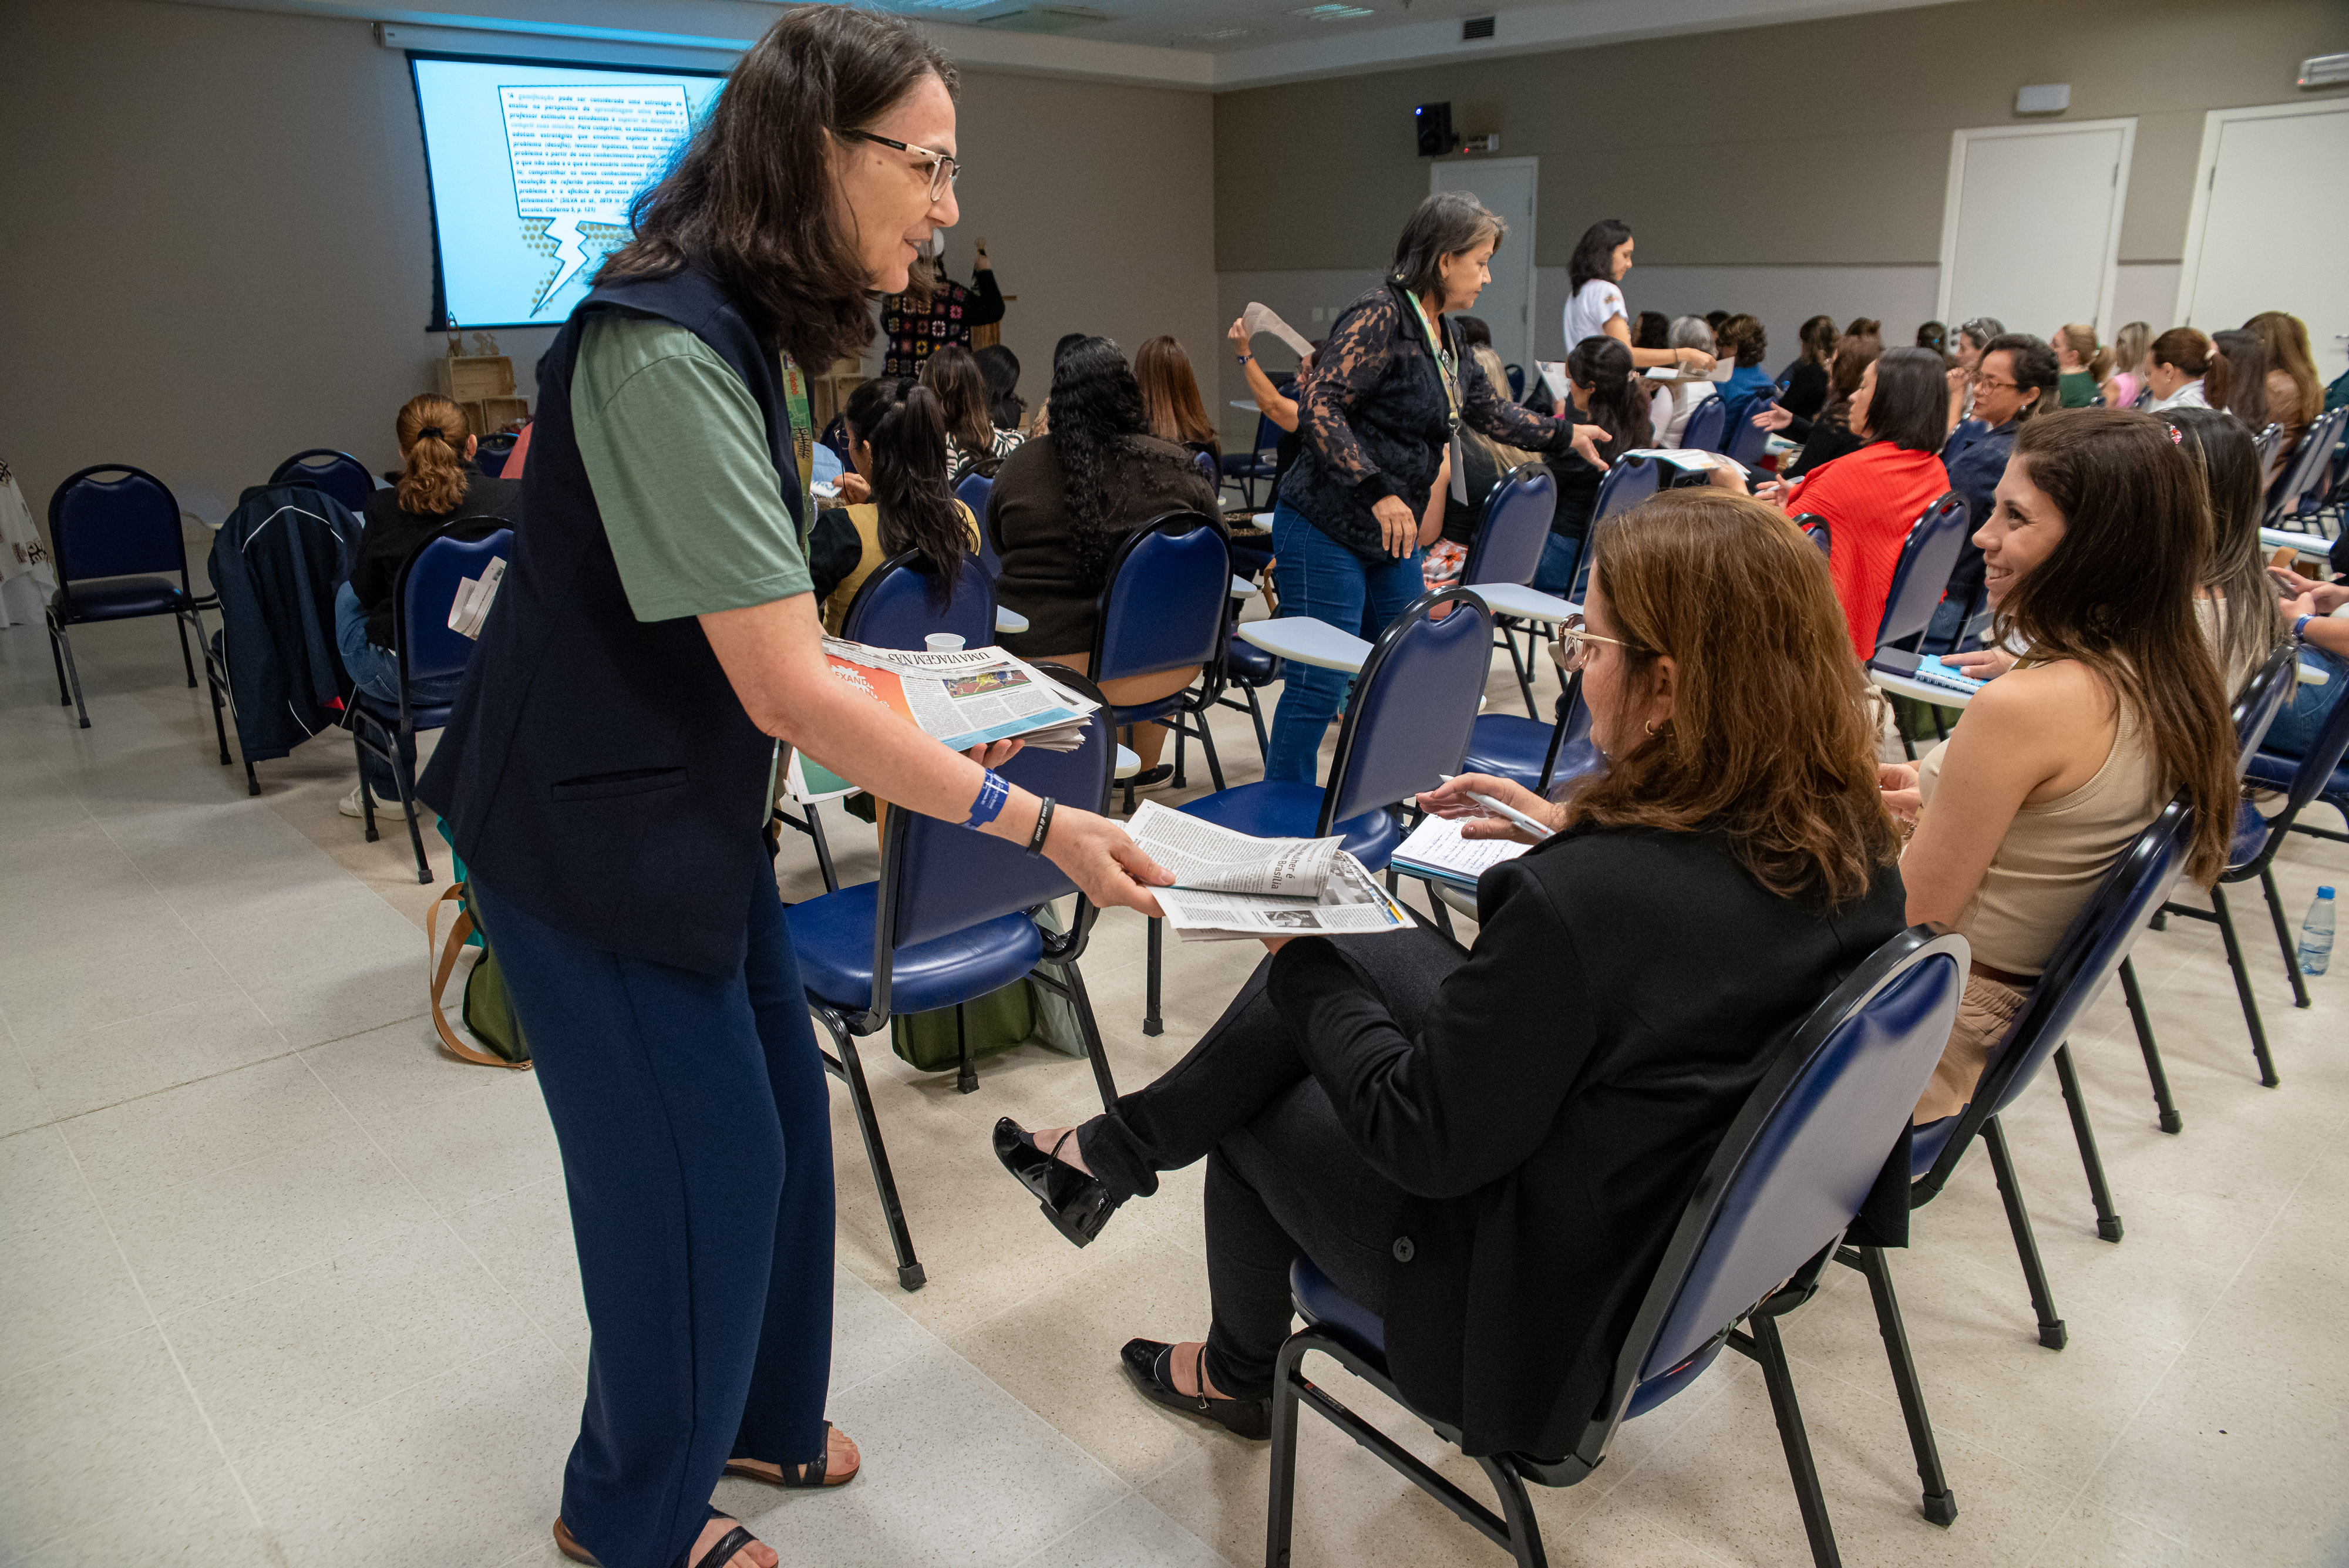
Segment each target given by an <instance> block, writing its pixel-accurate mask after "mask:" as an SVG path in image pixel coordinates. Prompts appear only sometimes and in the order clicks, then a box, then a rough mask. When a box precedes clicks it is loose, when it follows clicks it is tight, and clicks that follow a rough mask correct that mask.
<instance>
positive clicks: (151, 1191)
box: [57, 1052, 407, 1317]
mask: <svg viewBox="0 0 2349 1568" xmlns="http://www.w3.org/2000/svg"><path fill="white" fill-rule="evenodd" d="M288 1054H289V1055H298V1054H299V1053H298V1052H289V1053H288ZM284 1060H285V1057H284V1056H270V1057H266V1058H264V1061H263V1062H254V1063H251V1064H249V1065H252V1066H255V1067H258V1066H262V1065H264V1064H265V1063H266V1062H282V1061H284ZM237 1070H240V1069H232V1071H237ZM214 1076H215V1077H224V1076H226V1075H225V1074H215V1075H214ZM313 1076H316V1075H315V1074H313ZM209 1081H210V1080H208V1079H203V1078H193V1079H190V1080H189V1082H190V1083H206V1082H209ZM187 1086H188V1085H186V1084H175V1085H172V1087H173V1088H186V1087H187ZM156 1093H157V1094H169V1093H171V1090H170V1089H159V1090H157V1091H156ZM139 1097H140V1099H151V1098H153V1096H147V1095H142V1096H139ZM133 1103H135V1102H133V1101H130V1100H124V1101H122V1102H121V1104H123V1105H126V1106H127V1105H131V1104H133ZM114 1108H115V1107H114V1106H100V1107H99V1108H98V1110H96V1111H84V1112H82V1113H81V1115H82V1116H98V1115H99V1114H100V1113H101V1112H103V1111H109V1110H112V1109H114ZM335 1108H336V1110H339V1111H341V1112H342V1113H343V1115H345V1116H350V1107H349V1106H345V1105H343V1104H342V1103H341V1102H340V1101H339V1100H338V1101H336V1106H335ZM67 1119H69V1120H78V1119H80V1118H79V1117H78V1116H77V1117H70V1118H67ZM352 1119H353V1121H354V1123H356V1121H357V1118H356V1117H353V1118H352ZM57 1129H58V1131H59V1132H60V1133H62V1132H63V1131H64V1130H65V1122H64V1121H60V1122H58V1123H57ZM350 1130H351V1129H349V1128H340V1127H338V1128H336V1129H335V1130H334V1131H331V1132H324V1133H320V1134H319V1135H318V1136H317V1137H305V1138H304V1139H302V1140H301V1141H300V1142H298V1143H289V1144H281V1145H279V1146H278V1147H274V1148H270V1149H264V1151H262V1152H261V1153H259V1154H256V1155H253V1156H251V1157H249V1158H244V1159H240V1160H236V1161H234V1162H233V1163H231V1164H228V1165H218V1166H214V1167H212V1168H211V1169H210V1170H205V1171H202V1172H199V1173H198V1174H196V1175H194V1176H191V1177H189V1178H187V1179H185V1180H183V1181H172V1182H167V1183H165V1184H164V1185H163V1186H161V1187H150V1188H145V1189H141V1190H140V1191H137V1192H131V1193H127V1194H124V1195H123V1196H122V1197H120V1198H119V1199H115V1200H114V1201H115V1202H116V1203H117V1204H118V1205H119V1207H122V1208H125V1209H128V1208H129V1207H131V1206H132V1205H135V1204H140V1203H148V1202H152V1201H153V1200H154V1199H158V1198H161V1197H164V1196H166V1195H167V1194H170V1193H173V1192H178V1191H181V1190H182V1189H186V1188H190V1187H194V1186H196V1185H198V1184H199V1183H201V1182H206V1181H216V1180H218V1179H221V1178H222V1177H224V1176H230V1175H233V1174H234V1173H236V1172H237V1171H240V1170H244V1169H247V1168H251V1167H253V1166H256V1165H259V1164H260V1163H261V1162H262V1161H264V1160H265V1159H277V1158H282V1157H284V1156H285V1155H289V1154H297V1153H299V1152H301V1151H302V1150H304V1149H310V1148H316V1147H318V1146H319V1145H320V1144H326V1143H336V1142H347V1141H348V1136H349V1132H350ZM357 1130H358V1131H360V1132H362V1133H364V1132H365V1131H366V1130H367V1129H366V1128H365V1127H359V1128H358V1129H357ZM71 1142H72V1139H70V1138H68V1139H67V1143H68V1144H70V1143H71ZM378 1152H380V1151H378ZM393 1168H394V1169H398V1166H397V1165H395V1166H394V1167H393ZM400 1174H401V1175H402V1176H403V1177H404V1176H406V1175H407V1172H405V1171H401V1172H400ZM91 1190H92V1192H93V1193H95V1191H96V1188H95V1187H94V1186H93V1188H92V1189H91ZM98 1206H99V1208H101V1209H104V1208H106V1206H107V1200H106V1199H98ZM111 1219H112V1215H111V1214H110V1213H109V1221H110V1220H111ZM348 1250H349V1249H345V1251H348ZM334 1256H336V1257H340V1256H342V1253H341V1252H336V1253H335V1254H334ZM321 1261H322V1262H323V1261H324V1260H321ZM302 1266H303V1268H308V1267H309V1266H310V1265H309V1264H307V1263H305V1264H304V1265H302ZM290 1272H300V1271H299V1270H294V1271H290ZM272 1277H273V1278H276V1279H283V1278H285V1275H283V1274H278V1275H274V1276H272ZM231 1294H233V1295H243V1294H244V1292H243V1291H241V1290H240V1291H235V1292H232V1293H231ZM212 1299H213V1300H222V1299H225V1298H222V1297H214V1298H212ZM172 1315H173V1316H175V1317H176V1316H178V1315H179V1314H177V1313H174V1314H172Z"/></svg>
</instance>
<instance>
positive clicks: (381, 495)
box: [335, 392, 522, 816]
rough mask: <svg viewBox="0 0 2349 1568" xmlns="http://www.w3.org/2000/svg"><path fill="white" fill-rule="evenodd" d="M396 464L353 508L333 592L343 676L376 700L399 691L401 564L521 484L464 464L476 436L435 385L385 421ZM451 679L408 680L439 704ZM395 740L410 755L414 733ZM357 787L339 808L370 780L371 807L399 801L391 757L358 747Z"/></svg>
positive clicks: (345, 809) (516, 500)
mask: <svg viewBox="0 0 2349 1568" xmlns="http://www.w3.org/2000/svg"><path fill="white" fill-rule="evenodd" d="M393 432H394V434H395V435H396V436H397V438H398V441H399V457H400V462H401V465H402V469H401V472H400V476H399V483H398V484H396V485H394V486H392V487H391V488H390V489H388V490H376V491H370V492H369V493H368V494H367V504H366V505H365V507H364V508H363V509H362V515H361V522H362V524H363V531H362V532H361V533H360V535H359V553H358V559H357V561H356V562H355V563H353V565H352V566H351V575H350V579H349V581H347V582H346V583H344V584H343V586H342V587H341V588H340V589H338V590H337V591H336V594H335V646H336V649H338V650H339V651H340V652H341V654H342V656H343V669H344V670H345V672H346V673H347V674H348V675H349V676H350V678H351V683H352V684H353V685H355V686H357V688H358V689H359V690H360V691H364V692H366V693H367V695H368V696H370V697H373V698H375V699H376V700H377V701H382V702H390V703H397V702H398V701H399V660H398V656H397V655H396V654H395V653H394V651H393V639H394V638H395V636H396V635H397V633H396V630H395V623H396V618H397V617H398V604H397V603H396V602H395V601H394V599H393V590H394V588H395V587H397V586H398V581H399V567H400V564H401V563H402V562H404V561H406V560H407V559H408V557H409V556H410V555H411V554H413V553H414V552H415V550H416V548H417V546H418V545H421V544H423V543H424V542H425V540H427V539H429V538H430V537H431V536H432V535H433V533H434V532H435V531H436V530H438V529H439V528H440V527H441V526H442V525H443V524H449V523H452V522H454V521H456V520H457V519H459V518H460V517H502V518H504V519H506V520H507V521H508V522H512V521H515V520H517V519H518V518H519V517H520V516H521V514H522V485H521V483H520V482H518V481H516V480H512V479H492V478H491V477H490V476H489V475H487V474H485V473H483V472H481V470H480V469H479V468H477V467H475V466H474V465H473V454H474V452H476V451H477V450H478V449H479V448H480V446H481V441H480V438H478V437H476V436H474V435H473V434H471V432H470V431H469V430H468V429H467V426H466V422H465V410H463V409H461V408H459V407H458V406H457V405H456V404H455V403H453V402H450V400H448V399H446V398H444V397H440V395H438V394H437V393H431V392H427V393H426V394H424V395H423V396H422V397H417V398H410V399H409V400H408V401H407V403H406V404H404V405H403V406H402V407H401V409H400V410H399V417H398V420H396V421H394V423H393ZM457 684H458V683H457V682H456V681H453V680H450V681H446V682H435V681H419V682H418V683H417V685H416V687H415V688H413V689H411V695H412V696H413V698H414V699H415V701H418V702H419V703H421V704H423V705H425V706H428V707H431V706H438V705H439V704H440V703H443V702H447V701H451V700H452V699H453V698H455V696H456V694H457V692H456V688H457ZM400 744H401V746H402V747H403V749H405V750H406V751H407V752H408V753H409V757H408V764H409V767H410V768H411V769H413V768H414V767H415V765H416V758H415V755H414V751H415V742H414V741H413V740H411V739H409V737H407V736H402V737H401V738H400ZM359 775H360V782H359V786H358V789H355V790H353V791H351V793H350V794H348V795H347V796H345V797H344V799H343V802H342V813H343V815H345V816H364V815H366V814H367V811H366V805H365V803H364V802H362V801H361V800H360V799H359V790H364V789H373V790H374V791H375V802H376V805H377V806H378V808H379V809H384V810H389V811H393V812H397V811H398V810H399V809H400V805H399V784H398V781H397V780H396V779H394V778H393V776H392V772H391V764H390V763H387V762H385V761H384V760H383V759H382V758H380V757H378V756H375V755H372V754H371V753H367V752H365V751H361V752H360V753H359Z"/></svg>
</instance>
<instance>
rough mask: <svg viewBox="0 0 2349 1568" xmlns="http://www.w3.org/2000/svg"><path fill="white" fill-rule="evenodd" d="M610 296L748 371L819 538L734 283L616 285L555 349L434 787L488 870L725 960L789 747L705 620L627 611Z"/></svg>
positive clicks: (621, 928)
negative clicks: (590, 464) (599, 484)
mask: <svg viewBox="0 0 2349 1568" xmlns="http://www.w3.org/2000/svg"><path fill="white" fill-rule="evenodd" d="M603 310H621V311H626V312H632V313H635V314H638V315H644V316H653V317H660V318H662V319H664V320H667V321H672V322H675V323H676V324H677V325H678V326H679V327H684V328H685V329H686V330H687V331H688V332H691V333H692V334H693V335H694V336H695V337H699V338H700V339H701V340H702V341H703V342H705V343H707V344H709V347H710V348H713V349H715V350H716V351H717V353H718V354H719V357H720V358H723V359H724V360H725V361H726V362H727V363H728V364H729V365H730V366H731V367H732V368H733V369H734V371H735V373H736V374H738V375H740V377H741V378H742V380H743V384H744V385H745V386H747V387H748V388H749V389H750V396H751V398H752V399H753V400H755V401H756V402H757V403H758V405H759V410H760V412H761V414H763V415H764V416H765V419H766V425H767V443H768V448H769V451H770V452H771V455H772V456H773V458H774V462H775V472H776V474H777V478H778V483H780V484H781V491H782V496H783V501H784V504H785V505H787V506H788V507H789V508H790V509H791V513H792V518H793V519H794V521H795V522H797V524H799V526H800V529H801V531H802V535H804V533H805V530H806V525H807V520H806V519H805V518H803V517H802V516H801V515H800V509H801V496H800V488H799V479H798V471H797V468H796V465H795V464H794V463H793V462H792V450H791V422H790V419H789V416H788V414H787V412H786V410H785V408H784V403H783V397H782V389H781V375H780V372H779V369H778V366H777V361H776V356H775V354H774V353H773V352H772V351H771V350H769V349H767V348H762V347H761V344H760V343H759V341H758V339H757V337H755V336H754V335H753V334H752V332H751V331H750V327H749V325H748V324H747V323H746V322H745V321H744V320H743V318H742V317H741V315H740V312H738V311H737V310H736V309H735V308H734V306H733V305H732V304H731V303H730V301H729V300H728V299H727V298H726V296H725V295H724V294H723V293H722V292H721V291H720V289H719V286H718V285H717V284H716V283H715V282H714V281H713V280H711V279H710V278H709V277H708V276H707V275H703V274H701V273H698V272H694V271H690V270H688V271H686V272H681V273H678V274H676V275H672V276H669V277H663V278H630V279H626V280H625V281H622V282H617V283H608V284H604V285H602V286H598V287H597V288H596V289H595V292H594V293H592V294H590V295H589V296H587V297H586V298H585V300H582V301H581V302H580V304H579V307H578V308H577V309H576V310H574V312H573V313H572V316H571V319H570V320H569V321H568V322H567V323H565V324H564V328H563V331H562V333H561V335H560V336H559V337H556V338H555V340H554V348H551V349H549V350H548V351H547V355H546V358H544V359H543V361H541V366H540V371H539V378H540V379H539V406H538V422H537V423H536V425H535V426H533V435H532V438H531V453H530V465H529V468H528V471H527V472H526V473H525V475H524V477H523V516H522V519H521V522H520V524H519V525H518V526H517V527H516V528H515V530H514V552H513V563H512V566H511V567H510V568H509V569H508V571H507V573H506V576H505V580H504V582H503V584H502V586H501V587H500V588H499V590H498V598H497V604H496V607H495V608H494V610H493V611H492V614H491V616H490V619H489V624H488V626H487V627H486V628H484V630H483V633H482V637H481V648H480V649H479V651H478V652H477V653H476V654H475V655H474V658H473V663H472V668H471V670H470V671H469V672H468V674H467V676H466V679H465V685H464V690H463V691H462V692H461V693H460V695H459V697H458V699H457V703H456V708H455V711H453V712H452V713H451V714H450V719H449V726H448V729H447V731H446V732H444V733H443V735H442V736H441V740H440V750H439V751H437V752H436V753H434V754H433V757H432V763H431V765H430V766H429V767H428V768H427V769H426V770H425V772H424V776H423V778H422V779H420V780H419V781H418V784H417V793H418V794H419V795H421V796H422V797H423V798H424V799H425V800H427V801H429V802H430V803H431V805H433V806H434V808H435V809H437V810H439V811H440V813H441V814H442V815H445V816H446V817H448V818H449V821H450V826H451V827H452V829H453V830H454V832H455V835H456V844H457V853H458V854H459V855H460V856H462V857H464V859H465V860H466V862H467V863H468V865H469V866H470V867H471V872H472V874H474V875H478V876H479V877H481V878H482V880H484V881H486V882H487V883H489V884H490V885H491V886H492V887H493V888H496V889H497V891H498V893H499V894H500V895H501V896H502V897H503V898H509V899H511V900H512V901H513V903H514V904H516V905H517V906H518V907H520V908H522V909H525V910H527V911H529V912H530V913H531V914H532V915H533V916H535V917H536V918H537V919H541V920H543V921H545V922H546V923H547V924H548V925H550V926H553V927H554V929H557V930H559V931H562V932H564V934H565V935H568V936H571V937H574V938H575V939H577V940H580V941H583V942H585V943H587V944H589V945H591V946H594V947H598V948H603V949H606V950H611V951H614V952H621V953H626V954H629V955H631V956H633V957H638V958H646V959H651V960H653V961H657V962H661V963H669V964H676V965H678V966H680V967H682V968H685V969H689V970H696V971H700V972H702V973H704V974H713V975H719V974H725V973H727V972H729V971H731V970H733V969H734V968H735V966H737V965H739V964H740V962H741V961H742V953H743V944H744V941H745V936H744V931H745V919H746V916H745V911H746V910H747V909H749V907H750V892H751V889H752V888H753V887H754V886H755V885H756V881H757V878H759V877H767V876H771V875H772V873H771V869H770V866H769V862H768V858H767V855H766V851H765V847H764V846H763V844H762V843H761V837H760V835H761V832H762V830H763V829H764V827H765V825H766V822H767V818H768V815H769V814H770V813H771V810H772V805H771V803H769V802H767V801H765V800H764V799H763V798H762V797H763V795H764V794H765V791H766V787H767V783H768V777H769V773H768V770H769V766H770V763H771V758H772V755H773V751H774V742H772V741H771V739H770V738H769V737H768V736H766V735H765V734H763V733H761V732H760V730H759V728H758V726H757V725H755V724H753V723H751V722H750V715H749V714H747V713H745V712H744V711H743V710H742V704H741V702H740V700H739V699H737V698H736V697H735V695H734V690H733V688H732V687H731V686H730V685H729V684H728V682H727V680H726V674H725V671H724V670H721V669H720V668H719V663H718V658H717V656H716V655H715V654H713V653H712V652H711V651H710V649H709V639H708V638H706V637H705V636H703V635H702V630H701V626H700V623H699V622H698V621H697V620H694V619H691V618H679V619H676V620H663V621H651V622H644V621H639V620H637V619H636V616H635V613H634V612H633V611H632V610H631V609H630V608H629V606H628V598H627V594H626V591H625V590H624V589H623V587H621V583H620V572H619V567H618V566H617V565H616V563H615V561H614V560H613V556H612V546H611V543H610V541H609V540H608V539H607V538H606V537H605V533H604V523H603V517H602V514H600V513H599V512H598V511H597V510H596V506H595V492H594V490H593V488H592V487H591V486H590V485H589V483H588V480H587V470H586V466H585V462H584V461H583V460H582V459H581V457H580V453H579V443H578V439H577V435H576V432H575V431H574V429H573V427H572V421H571V375H572V370H573V368H574V365H575V364H576V363H577V360H578V357H579V342H580V337H581V335H582V334H583V332H584V331H585V327H586V323H587V320H588V318H589V317H591V316H592V315H593V314H594V313H595V312H597V311H603Z"/></svg>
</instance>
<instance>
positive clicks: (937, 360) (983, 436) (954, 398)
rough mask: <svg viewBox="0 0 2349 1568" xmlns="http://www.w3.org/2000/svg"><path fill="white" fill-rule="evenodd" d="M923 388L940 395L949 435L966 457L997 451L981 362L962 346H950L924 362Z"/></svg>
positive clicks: (941, 407) (993, 422)
mask: <svg viewBox="0 0 2349 1568" xmlns="http://www.w3.org/2000/svg"><path fill="white" fill-rule="evenodd" d="M921 381H922V385H923V386H925V387H927V388H928V389H930V390H931V391H932V392H934V393H936V396H937V400H938V406H939V408H940V409H942V410H944V411H945V414H946V421H947V437H948V438H949V439H950V440H952V441H953V442H954V443H955V445H957V446H958V447H960V448H962V454H963V456H964V457H966V458H974V457H978V458H983V457H986V456H987V455H988V453H990V452H993V451H994V450H995V421H994V420H993V419H992V418H991V417H989V415H988V411H987V378H986V377H984V376H982V375H980V374H979V373H978V360H976V359H974V358H971V357H970V350H969V349H968V348H964V347H963V346H962V345H961V344H959V343H948V344H947V345H946V346H945V347H943V348H940V349H938V351H937V352H936V353H935V354H932V355H931V356H930V357H929V358H926V359H925V360H923V361H922V375H921Z"/></svg>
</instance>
